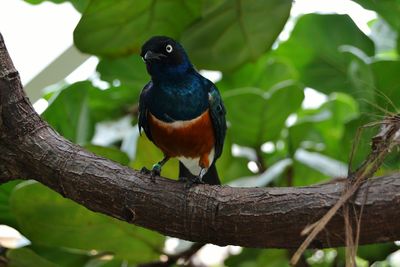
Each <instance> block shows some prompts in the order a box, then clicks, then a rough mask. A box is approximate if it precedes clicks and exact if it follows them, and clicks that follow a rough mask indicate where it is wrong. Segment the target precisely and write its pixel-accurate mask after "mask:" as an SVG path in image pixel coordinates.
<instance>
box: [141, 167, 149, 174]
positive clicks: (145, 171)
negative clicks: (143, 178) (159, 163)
mask: <svg viewBox="0 0 400 267" xmlns="http://www.w3.org/2000/svg"><path fill="white" fill-rule="evenodd" d="M150 172H151V171H150V170H149V169H147V168H146V167H143V168H141V169H140V173H141V174H150Z"/></svg>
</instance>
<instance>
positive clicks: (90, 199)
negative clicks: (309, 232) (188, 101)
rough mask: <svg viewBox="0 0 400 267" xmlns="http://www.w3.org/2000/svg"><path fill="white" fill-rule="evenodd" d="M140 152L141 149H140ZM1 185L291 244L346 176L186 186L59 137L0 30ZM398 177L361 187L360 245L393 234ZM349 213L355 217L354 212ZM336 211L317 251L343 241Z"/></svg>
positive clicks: (151, 224)
mask: <svg viewBox="0 0 400 267" xmlns="http://www.w3.org/2000/svg"><path fill="white" fill-rule="evenodd" d="M141 153H145V152H144V151H143V152H141ZM0 171H1V173H0V183H1V182H5V181H8V180H11V179H16V178H24V179H35V180H37V181H39V182H41V183H43V184H45V185H47V186H48V187H50V188H51V189H53V190H55V191H57V192H59V193H60V194H62V195H63V196H65V197H67V198H70V199H72V200H74V201H76V202H78V203H80V204H82V205H84V206H85V207H87V208H88V209H91V210H93V211H96V212H101V213H104V214H107V215H110V216H113V217H115V218H118V219H120V220H125V221H128V222H130V223H133V224H136V225H140V226H143V227H146V228H149V229H153V230H156V231H158V232H160V233H162V234H165V235H169V236H174V237H179V238H182V239H186V240H192V241H198V242H207V243H214V244H218V245H226V244H235V245H241V246H246V247H275V248H296V247H298V246H299V245H300V243H301V242H302V241H303V239H304V238H303V237H301V236H300V234H299V233H300V232H301V230H303V228H304V227H305V226H306V225H308V224H310V223H313V222H315V221H316V220H317V219H319V218H320V217H321V216H322V215H323V214H324V213H325V212H326V211H327V210H329V208H331V207H332V206H333V205H334V204H335V203H336V201H337V200H338V199H339V197H340V196H341V193H342V190H343V188H344V183H343V182H340V181H338V182H335V183H330V184H322V185H316V186H310V187H301V188H231V187H228V186H208V185H197V186H194V187H192V188H190V189H185V187H184V185H183V184H181V183H179V182H176V181H172V180H169V179H165V178H158V179H157V181H156V183H152V182H151V180H150V177H149V176H147V175H143V174H140V173H139V172H137V171H135V170H132V169H129V168H127V167H123V166H121V165H119V164H117V163H114V162H112V161H110V160H107V159H104V158H101V157H98V156H96V155H94V154H92V153H90V152H88V151H86V150H84V149H83V148H81V147H79V146H78V145H75V144H73V143H71V142H69V141H68V140H66V139H64V138H63V137H61V136H60V135H59V134H57V133H56V132H55V131H54V130H53V129H52V128H51V127H49V126H48V125H47V123H45V122H44V121H43V120H42V119H41V118H40V117H39V116H38V115H37V114H36V113H35V112H34V110H33V108H32V106H31V104H30V102H29V100H28V99H27V98H26V97H25V94H24V92H23V90H22V85H21V82H20V79H19V76H18V72H17V71H16V70H15V69H14V67H13V65H12V62H11V59H10V57H9V55H8V53H7V50H6V48H5V46H4V42H3V39H2V37H1V35H0ZM399 178H400V173H396V174H393V175H390V176H386V177H380V178H376V179H372V180H370V181H368V182H367V183H365V184H363V185H362V186H361V188H360V190H359V191H358V193H357V194H356V196H355V197H354V199H353V200H352V203H353V205H354V207H355V210H356V211H358V210H360V208H361V205H362V204H363V201H364V196H365V194H367V193H368V199H367V201H366V203H365V207H364V214H363V223H362V224H361V236H360V244H367V243H376V242H386V241H393V240H398V239H400V220H398V218H400V209H399V208H398V206H399V203H400V194H398V192H400V179H399ZM353 216H354V214H353ZM344 244H345V237H344V220H343V217H342V215H341V214H340V213H338V214H336V216H335V217H334V218H333V219H332V220H331V222H330V223H329V224H328V225H327V227H326V230H325V231H324V232H323V233H321V234H320V235H319V236H318V237H317V239H316V240H315V241H314V243H313V244H312V246H314V247H328V246H343V245H344Z"/></svg>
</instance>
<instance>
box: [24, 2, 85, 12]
mask: <svg viewBox="0 0 400 267" xmlns="http://www.w3.org/2000/svg"><path fill="white" fill-rule="evenodd" d="M44 1H50V2H53V3H55V4H61V3H64V2H70V3H71V4H72V5H73V6H74V7H75V8H76V10H78V11H79V12H81V13H82V12H83V11H84V10H85V8H86V7H87V5H88V4H89V1H90V0H25V2H28V3H30V4H33V5H37V4H41V3H43V2H44Z"/></svg>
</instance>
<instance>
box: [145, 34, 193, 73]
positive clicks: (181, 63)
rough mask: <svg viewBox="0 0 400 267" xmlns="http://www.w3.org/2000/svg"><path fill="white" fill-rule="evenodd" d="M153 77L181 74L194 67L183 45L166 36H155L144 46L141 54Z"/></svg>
mask: <svg viewBox="0 0 400 267" xmlns="http://www.w3.org/2000/svg"><path fill="white" fill-rule="evenodd" d="M140 55H141V56H142V58H143V60H144V62H145V63H146V67H147V72H148V73H149V74H150V75H151V76H152V77H153V78H162V77H171V76H173V75H181V74H184V73H186V72H187V71H188V70H190V69H191V68H192V64H191V63H190V60H189V57H188V56H187V54H186V52H185V50H184V49H183V47H182V45H180V44H179V43H178V42H177V41H175V40H173V39H171V38H169V37H166V36H154V37H152V38H150V39H149V40H148V41H147V42H145V43H144V45H143V46H142V52H141V54H140Z"/></svg>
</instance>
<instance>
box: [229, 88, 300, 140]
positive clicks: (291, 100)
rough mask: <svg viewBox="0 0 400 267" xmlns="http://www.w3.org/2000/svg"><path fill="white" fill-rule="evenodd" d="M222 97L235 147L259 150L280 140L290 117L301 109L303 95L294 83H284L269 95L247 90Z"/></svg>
mask: <svg viewBox="0 0 400 267" xmlns="http://www.w3.org/2000/svg"><path fill="white" fill-rule="evenodd" d="M223 97H224V102H225V105H226V107H227V110H228V112H227V116H228V121H229V122H230V124H231V127H230V128H229V131H230V132H231V134H232V141H233V143H236V144H239V145H243V146H249V147H253V148H256V147H259V146H261V145H262V144H263V143H264V142H267V141H271V140H275V139H276V138H278V137H279V134H280V133H281V131H282V129H283V127H284V125H285V121H286V119H287V118H288V116H289V115H290V114H291V113H293V112H295V111H296V110H297V109H298V108H299V107H300V105H301V102H302V101H303V98H304V93H303V89H302V88H301V87H299V86H297V85H294V84H293V83H283V84H278V85H277V87H276V88H275V89H272V90H271V91H268V92H266V93H265V92H263V91H262V90H260V89H256V88H244V89H236V90H231V91H228V92H226V93H225V94H224V95H223ZM282 107H286V108H284V109H283V108H282Z"/></svg>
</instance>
